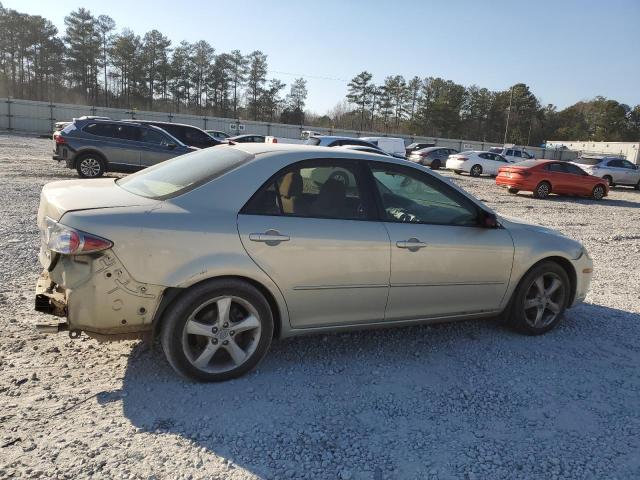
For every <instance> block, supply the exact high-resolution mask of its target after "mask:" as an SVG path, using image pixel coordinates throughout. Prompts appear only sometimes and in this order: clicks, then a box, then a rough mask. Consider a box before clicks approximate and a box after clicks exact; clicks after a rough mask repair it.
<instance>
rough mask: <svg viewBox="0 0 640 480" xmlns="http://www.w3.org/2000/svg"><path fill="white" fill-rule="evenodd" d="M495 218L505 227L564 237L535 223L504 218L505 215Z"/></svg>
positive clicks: (514, 218)
mask: <svg viewBox="0 0 640 480" xmlns="http://www.w3.org/2000/svg"><path fill="white" fill-rule="evenodd" d="M497 217H498V220H499V221H500V222H501V223H503V224H506V225H505V226H509V225H510V226H512V227H519V228H526V229H528V230H533V231H535V232H540V233H547V234H550V235H557V236H559V237H564V235H563V234H562V233H560V232H559V231H557V230H554V229H552V228H549V227H544V226H542V225H539V224H537V223H531V222H525V221H524V220H522V219H521V218H517V217H508V216H505V215H497ZM565 238H566V237H565Z"/></svg>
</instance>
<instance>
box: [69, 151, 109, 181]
mask: <svg viewBox="0 0 640 480" xmlns="http://www.w3.org/2000/svg"><path fill="white" fill-rule="evenodd" d="M75 163H76V170H77V171H78V175H79V176H80V177H82V178H98V177H101V176H102V175H104V173H105V171H106V168H105V162H104V159H102V157H100V156H99V155H96V154H95V153H85V154H83V155H80V156H79V157H78V158H77V159H76V162H75Z"/></svg>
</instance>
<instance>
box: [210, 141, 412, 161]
mask: <svg viewBox="0 0 640 480" xmlns="http://www.w3.org/2000/svg"><path fill="white" fill-rule="evenodd" d="M215 148H235V149H237V150H241V151H243V152H246V153H249V154H251V155H255V156H256V157H257V156H261V155H266V154H270V153H299V154H306V155H308V156H309V157H312V156H313V154H314V153H317V154H318V155H321V156H322V157H323V158H370V159H376V160H380V157H381V155H379V154H375V153H369V152H363V151H362V150H354V149H349V148H336V147H318V146H316V145H306V144H300V143H236V144H234V145H229V146H218V147H215ZM384 161H389V162H392V163H398V164H400V165H407V161H406V160H404V159H396V158H395V157H393V156H389V157H387V156H385V157H384Z"/></svg>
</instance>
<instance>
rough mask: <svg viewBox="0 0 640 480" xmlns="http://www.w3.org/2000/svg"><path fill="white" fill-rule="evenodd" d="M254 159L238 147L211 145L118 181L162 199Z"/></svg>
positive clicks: (150, 196)
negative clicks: (211, 146)
mask: <svg viewBox="0 0 640 480" xmlns="http://www.w3.org/2000/svg"><path fill="white" fill-rule="evenodd" d="M252 158H253V155H250V154H248V153H246V152H243V151H242V150H237V149H235V148H230V147H214V148H208V149H206V150H198V151H197V152H193V153H189V154H186V155H181V156H179V157H175V158H172V159H171V160H167V161H165V162H162V163H159V164H158V165H155V166H153V167H150V168H147V169H145V170H141V171H140V172H138V173H134V174H133V175H129V176H128V177H125V178H121V179H120V180H118V181H117V184H118V185H119V186H120V187H122V188H124V189H125V190H127V191H128V192H131V193H134V194H136V195H140V196H142V197H147V198H154V199H158V200H162V199H165V198H171V197H176V196H178V195H182V194H183V193H185V192H188V191H189V190H193V189H194V188H196V187H199V186H200V185H203V184H205V183H207V182H209V181H211V180H213V179H214V178H216V177H220V176H221V175H224V174H225V173H227V172H229V171H231V170H233V169H234V168H237V167H239V166H240V165H242V164H244V163H246V162H248V161H249V160H251V159H252Z"/></svg>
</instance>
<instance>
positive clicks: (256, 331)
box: [161, 279, 273, 382]
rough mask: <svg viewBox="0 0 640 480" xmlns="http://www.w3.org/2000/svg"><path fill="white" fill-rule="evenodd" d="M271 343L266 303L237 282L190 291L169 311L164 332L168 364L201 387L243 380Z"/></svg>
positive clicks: (221, 282) (208, 284)
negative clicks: (235, 379) (202, 383)
mask: <svg viewBox="0 0 640 480" xmlns="http://www.w3.org/2000/svg"><path fill="white" fill-rule="evenodd" d="M272 337H273V315H272V313H271V309H270V308H269V303H268V302H267V300H266V299H265V298H264V296H263V295H262V294H261V293H260V292H259V291H258V290H257V289H256V288H255V287H253V286H252V285H250V284H248V283H245V282H242V281H239V280H233V279H228V280H224V279H221V280H212V281H209V282H206V283H203V284H201V285H198V286H195V287H193V288H191V289H189V290H187V291H186V292H185V293H184V294H183V295H181V296H180V297H179V298H178V299H177V300H176V301H175V302H174V303H173V304H172V305H171V306H170V307H169V309H168V310H167V312H166V316H165V320H164V322H163V325H162V332H161V342H162V349H163V350H164V352H165V355H166V357H167V361H168V362H169V364H170V365H171V366H172V367H173V369H174V370H175V371H176V372H177V373H179V374H180V375H183V376H185V377H187V378H190V379H192V380H197V381H200V382H218V381H223V380H229V379H232V378H236V377H239V376H241V375H244V374H245V373H247V372H248V371H250V370H251V369H253V368H254V367H255V366H256V365H257V364H258V362H260V360H262V358H263V357H264V355H265V354H266V353H267V350H268V349H269V346H270V345H271V339H272Z"/></svg>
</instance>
